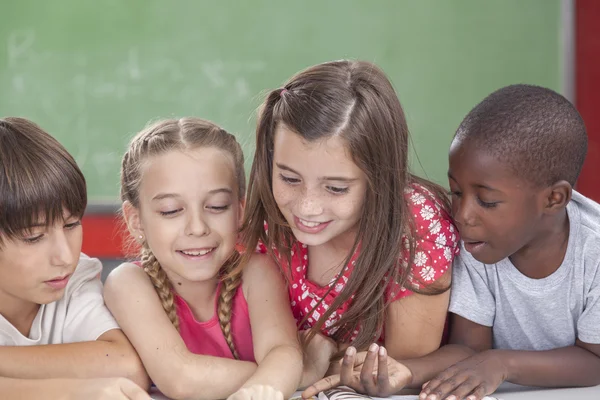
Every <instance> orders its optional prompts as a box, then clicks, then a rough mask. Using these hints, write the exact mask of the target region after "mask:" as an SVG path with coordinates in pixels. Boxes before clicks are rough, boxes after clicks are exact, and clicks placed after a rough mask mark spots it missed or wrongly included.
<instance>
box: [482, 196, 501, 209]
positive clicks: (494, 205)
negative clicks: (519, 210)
mask: <svg viewBox="0 0 600 400" xmlns="http://www.w3.org/2000/svg"><path fill="white" fill-rule="evenodd" d="M477 203H479V205H480V206H481V207H483V208H494V207H496V206H497V205H498V202H490V203H488V202H485V201H483V200H481V199H480V198H479V197H478V198H477Z"/></svg>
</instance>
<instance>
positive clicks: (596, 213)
mask: <svg viewBox="0 0 600 400" xmlns="http://www.w3.org/2000/svg"><path fill="white" fill-rule="evenodd" d="M567 210H568V211H569V216H570V218H571V219H573V218H572V217H571V214H572V212H573V211H574V212H576V213H577V215H576V218H577V221H578V222H579V225H580V227H581V229H582V235H583V237H582V239H583V240H584V241H592V242H594V243H596V244H597V243H598V242H599V241H600V204H598V203H596V202H595V201H593V200H592V199H589V198H587V197H585V196H583V195H582V194H581V193H579V192H576V191H575V190H574V191H573V197H572V199H571V202H570V203H569V205H567Z"/></svg>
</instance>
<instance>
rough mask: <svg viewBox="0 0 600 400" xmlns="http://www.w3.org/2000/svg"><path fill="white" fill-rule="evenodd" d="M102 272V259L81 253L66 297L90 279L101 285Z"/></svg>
mask: <svg viewBox="0 0 600 400" xmlns="http://www.w3.org/2000/svg"><path fill="white" fill-rule="evenodd" d="M101 273H102V263H101V262H100V260H98V259H97V258H91V257H88V256H87V255H86V254H84V253H81V254H80V256H79V262H78V263H77V267H76V268H75V271H74V272H73V275H72V276H71V279H69V283H68V285H67V290H66V295H65V297H68V296H70V295H71V294H72V293H74V292H76V291H78V290H79V289H81V287H82V286H84V285H85V284H86V283H88V282H90V281H98V284H100V285H101V281H100V274H101Z"/></svg>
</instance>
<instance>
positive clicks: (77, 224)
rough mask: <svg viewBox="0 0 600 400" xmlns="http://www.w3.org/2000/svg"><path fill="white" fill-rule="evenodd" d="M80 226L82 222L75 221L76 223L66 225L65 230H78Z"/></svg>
mask: <svg viewBox="0 0 600 400" xmlns="http://www.w3.org/2000/svg"><path fill="white" fill-rule="evenodd" d="M80 225H81V220H77V221H75V222H71V223H69V224H66V225H65V228H66V229H75V228H77V227H78V226H80Z"/></svg>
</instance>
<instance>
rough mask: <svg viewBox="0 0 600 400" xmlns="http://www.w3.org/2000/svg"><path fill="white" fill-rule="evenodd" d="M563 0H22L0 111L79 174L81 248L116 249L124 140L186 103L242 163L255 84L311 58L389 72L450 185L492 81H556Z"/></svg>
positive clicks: (12, 29)
mask: <svg viewBox="0 0 600 400" xmlns="http://www.w3.org/2000/svg"><path fill="white" fill-rule="evenodd" d="M563 2H564V0H563V1H562V2H561V0H528V1H522V0H494V1H486V2H482V1H480V0H455V1H439V0H419V1H394V0H387V1H377V2H365V1H361V0H330V1H327V2H322V1H317V0H307V1H302V2H296V1H274V0H253V1H251V2H227V1H222V2H213V1H208V0H179V1H175V2H164V1H160V0H128V1H121V0H104V1H102V2H92V1H81V0H55V1H52V2H40V1H37V0H20V1H18V2H3V3H2V5H1V6H0V14H1V15H2V16H3V17H4V18H3V22H2V24H0V90H1V92H2V96H0V110H1V111H0V114H2V115H18V116H24V117H27V118H30V119H32V120H34V121H36V122H38V123H39V124H40V125H41V126H42V127H43V128H45V129H47V130H48V131H49V132H50V133H51V134H53V135H55V136H56V137H57V138H58V139H59V140H60V141H61V142H62V143H64V144H65V145H66V147H67V149H68V150H69V151H70V152H71V153H72V154H73V155H74V156H75V158H76V159H77V161H78V163H79V165H80V166H81V167H82V170H83V172H84V174H85V176H86V178H87V180H88V186H89V195H90V208H89V210H88V214H87V216H86V221H84V232H85V233H84V237H85V239H84V251H86V252H88V253H90V254H92V255H98V256H101V257H105V258H114V257H119V256H120V255H121V250H120V248H121V242H122V239H123V236H122V234H121V233H118V232H120V230H119V229H120V228H119V227H118V226H117V225H116V224H115V221H116V219H115V216H114V213H115V211H116V210H117V208H118V184H119V178H118V170H119V165H120V158H121V155H122V153H123V151H124V149H125V146H126V144H127V141H128V140H129V139H130V137H131V136H132V135H133V134H134V133H135V132H136V131H138V130H139V129H141V128H142V127H143V126H144V125H145V124H146V123H147V122H148V121H149V120H155V119H157V118H164V117H174V116H185V115H194V116H200V117H204V118H207V119H211V120H213V121H215V122H217V123H219V124H221V125H222V126H223V127H225V128H226V129H227V130H229V131H231V132H234V133H235V134H236V135H237V137H238V139H239V141H240V142H241V143H242V145H243V148H244V152H245V154H246V159H247V162H246V167H247V169H248V168H249V165H250V162H251V159H252V155H253V152H254V145H253V141H254V137H253V135H254V123H255V110H256V108H257V107H258V105H259V104H260V102H261V100H262V98H263V96H264V93H265V91H266V90H269V89H274V88H277V87H280V86H281V85H282V83H283V82H284V81H285V80H286V79H287V78H289V77H290V76H291V75H292V74H293V73H295V72H297V71H298V70H300V69H303V68H305V67H308V66H310V65H312V64H315V63H319V62H323V61H328V60H334V59H340V58H355V59H364V60H369V61H373V62H375V63H377V64H379V65H380V66H381V67H382V68H383V69H384V70H385V71H386V72H387V73H388V74H389V76H390V79H391V80H392V82H393V84H394V86H395V88H396V90H397V92H398V95H399V97H400V100H401V102H402V104H403V106H404V108H405V111H406V114H407V119H408V123H409V128H410V130H411V133H412V148H413V150H414V152H413V153H412V154H411V165H412V167H413V170H414V172H416V173H417V174H419V175H422V176H426V177H429V178H430V179H432V180H434V181H436V182H438V183H441V184H443V185H446V181H447V180H446V170H447V150H448V146H449V143H450V140H451V137H452V135H453V133H454V130H455V129H456V127H457V126H458V124H459V123H460V121H461V119H462V117H463V116H464V115H465V114H466V113H467V112H468V111H469V110H470V108H471V107H473V106H474V105H475V104H476V103H477V102H479V101H480V100H481V99H482V98H483V97H485V96H486V95H487V94H489V93H490V92H492V91H493V90H495V89H497V88H499V87H501V86H504V85H508V84H512V83H520V82H523V83H532V84H538V85H542V86H546V87H549V88H552V89H555V90H558V91H561V90H562V89H563V88H564V87H565V74H564V72H565V65H564V63H563V61H562V60H563V59H564V57H563V53H564V49H563V47H564V44H563V42H562V36H561V35H562V33H563V31H562V27H563V26H562V25H563V21H562V20H561V3H563Z"/></svg>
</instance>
